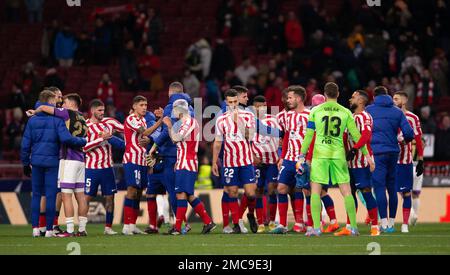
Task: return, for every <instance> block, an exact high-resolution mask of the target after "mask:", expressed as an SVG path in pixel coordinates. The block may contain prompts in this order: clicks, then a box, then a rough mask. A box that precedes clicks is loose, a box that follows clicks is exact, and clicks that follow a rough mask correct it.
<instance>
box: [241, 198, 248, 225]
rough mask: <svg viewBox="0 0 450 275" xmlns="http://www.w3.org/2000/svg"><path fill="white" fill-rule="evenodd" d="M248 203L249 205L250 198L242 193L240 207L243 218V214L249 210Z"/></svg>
mask: <svg viewBox="0 0 450 275" xmlns="http://www.w3.org/2000/svg"><path fill="white" fill-rule="evenodd" d="M247 205H248V199H247V195H245V194H244V195H242V199H241V205H240V207H239V218H240V219H242V216H243V215H244V213H245V210H247Z"/></svg>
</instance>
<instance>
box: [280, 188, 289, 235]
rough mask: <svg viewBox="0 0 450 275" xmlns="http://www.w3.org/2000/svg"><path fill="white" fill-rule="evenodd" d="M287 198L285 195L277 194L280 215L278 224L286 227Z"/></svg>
mask: <svg viewBox="0 0 450 275" xmlns="http://www.w3.org/2000/svg"><path fill="white" fill-rule="evenodd" d="M287 212H288V196H287V194H278V213H279V215H280V224H281V225H283V226H284V227H286V226H287Z"/></svg>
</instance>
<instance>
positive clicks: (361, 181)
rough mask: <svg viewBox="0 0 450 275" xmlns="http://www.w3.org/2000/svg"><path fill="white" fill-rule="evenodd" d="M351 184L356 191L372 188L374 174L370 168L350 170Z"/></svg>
mask: <svg viewBox="0 0 450 275" xmlns="http://www.w3.org/2000/svg"><path fill="white" fill-rule="evenodd" d="M348 170H349V172H350V182H351V183H353V184H354V186H355V187H356V189H360V190H361V189H364V188H372V173H371V172H370V168H369V167H364V168H350V169H348Z"/></svg>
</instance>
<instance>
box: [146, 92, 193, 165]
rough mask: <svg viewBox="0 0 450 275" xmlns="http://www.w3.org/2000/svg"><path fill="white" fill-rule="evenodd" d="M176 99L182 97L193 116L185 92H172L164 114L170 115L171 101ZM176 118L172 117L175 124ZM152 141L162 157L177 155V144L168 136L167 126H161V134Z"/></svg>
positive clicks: (189, 99)
mask: <svg viewBox="0 0 450 275" xmlns="http://www.w3.org/2000/svg"><path fill="white" fill-rule="evenodd" d="M178 99H184V100H186V101H187V102H188V103H189V110H190V112H191V115H192V116H194V109H193V108H192V107H191V103H192V100H191V98H190V97H189V95H187V94H184V93H182V94H173V95H172V96H171V97H170V98H169V103H168V104H167V106H166V107H165V108H164V114H163V115H164V116H168V117H172V109H173V103H174V102H175V101H176V100H178ZM175 122H176V120H175V119H174V118H172V123H173V124H175ZM153 141H154V142H155V143H156V145H157V146H158V148H159V149H158V151H159V154H160V155H161V156H162V157H175V158H176V157H177V146H176V145H175V144H174V143H173V142H172V140H171V139H170V136H169V131H168V129H167V126H165V125H164V126H163V128H162V131H161V134H160V135H159V136H158V137H155V138H154V139H153Z"/></svg>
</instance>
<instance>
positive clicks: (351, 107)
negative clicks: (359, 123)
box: [350, 104, 358, 111]
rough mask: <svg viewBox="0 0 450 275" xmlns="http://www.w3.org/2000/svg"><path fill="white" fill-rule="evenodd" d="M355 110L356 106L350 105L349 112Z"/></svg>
mask: <svg viewBox="0 0 450 275" xmlns="http://www.w3.org/2000/svg"><path fill="white" fill-rule="evenodd" d="M356 108H358V105H356V104H350V110H351V111H355V110H356Z"/></svg>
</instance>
